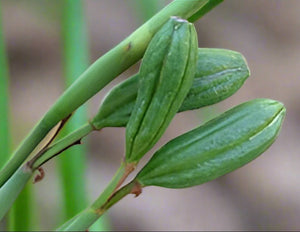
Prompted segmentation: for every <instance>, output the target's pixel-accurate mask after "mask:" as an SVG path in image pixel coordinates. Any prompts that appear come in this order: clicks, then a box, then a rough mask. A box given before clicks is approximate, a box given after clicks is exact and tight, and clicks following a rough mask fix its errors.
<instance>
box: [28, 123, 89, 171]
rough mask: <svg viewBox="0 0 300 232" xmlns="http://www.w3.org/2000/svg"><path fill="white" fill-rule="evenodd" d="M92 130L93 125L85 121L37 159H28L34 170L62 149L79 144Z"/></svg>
mask: <svg viewBox="0 0 300 232" xmlns="http://www.w3.org/2000/svg"><path fill="white" fill-rule="evenodd" d="M93 130H94V128H93V126H92V125H90V124H89V123H86V124H84V125H83V126H81V127H80V128H79V129H77V130H76V131H74V132H72V133H71V134H69V135H67V136H66V137H64V138H62V139H60V140H59V141H57V142H55V143H54V144H53V145H51V146H50V147H49V148H48V149H47V150H46V151H45V152H44V153H43V154H42V155H41V156H40V157H38V158H37V159H35V158H33V159H32V160H31V161H30V162H32V163H33V164H32V168H33V169H34V170H35V169H37V168H38V167H40V166H41V165H43V164H44V163H45V162H47V161H48V160H50V159H51V158H53V157H55V156H56V155H58V154H60V153H61V152H62V151H64V150H66V149H67V148H69V147H71V146H72V145H75V144H80V141H81V139H82V138H83V137H85V136H86V135H88V134H89V133H91V132H92V131H93Z"/></svg>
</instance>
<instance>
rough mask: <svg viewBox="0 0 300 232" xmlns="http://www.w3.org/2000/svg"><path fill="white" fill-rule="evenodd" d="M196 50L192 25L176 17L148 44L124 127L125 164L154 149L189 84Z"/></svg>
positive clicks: (135, 160)
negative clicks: (135, 95)
mask: <svg viewBox="0 0 300 232" xmlns="http://www.w3.org/2000/svg"><path fill="white" fill-rule="evenodd" d="M197 48H198V46H197V33H196V31H195V28H194V25H193V24H191V23H189V22H188V21H186V20H183V19H179V18H176V17H171V19H170V20H169V21H168V22H167V23H166V24H165V25H164V26H163V27H162V28H161V29H160V30H159V31H158V32H157V33H156V34H155V36H154V37H153V39H152V40H151V42H150V43H149V46H148V48H147V50H146V52H145V55H144V58H143V60H142V64H141V67H140V72H139V88H138V94H137V100H136V103H135V107H134V109H133V111H132V114H131V116H130V119H129V121H128V123H127V126H126V162H127V163H133V162H138V161H139V159H140V158H141V157H142V156H143V155H144V154H145V153H146V152H147V151H149V150H150V149H151V148H152V147H153V146H154V144H155V143H156V142H157V140H158V139H159V138H160V137H161V135H162V134H163V133H164V131H165V129H166V128H167V126H168V125H169V123H170V122H171V120H172V118H173V117H174V115H175V114H176V112H177V111H178V109H179V107H180V106H181V104H182V102H183V100H184V98H185V97H186V95H187V93H188V91H189V89H190V88H191V86H192V83H193V79H194V76H195V71H196V65H197Z"/></svg>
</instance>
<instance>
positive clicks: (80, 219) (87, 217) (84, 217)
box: [57, 162, 126, 231]
mask: <svg viewBox="0 0 300 232" xmlns="http://www.w3.org/2000/svg"><path fill="white" fill-rule="evenodd" d="M124 175H125V176H126V164H125V163H124V162H123V163H122V164H121V166H120V168H119V169H118V170H117V172H116V174H115V175H114V177H113V178H112V180H111V181H110V183H109V184H108V186H107V187H106V188H105V190H104V191H103V192H102V193H101V195H100V196H99V197H98V199H97V200H96V201H95V202H94V203H93V204H92V206H90V207H89V208H87V209H85V210H84V211H82V212H81V213H79V214H78V215H76V216H75V217H73V218H72V219H71V220H69V221H68V222H66V223H65V224H63V225H62V226H61V227H59V228H58V229H57V230H66V231H68V230H85V229H87V228H89V227H90V226H91V225H92V224H93V223H94V222H95V221H97V219H98V218H99V217H100V215H99V212H98V211H99V209H100V208H101V207H102V206H103V205H104V204H105V202H107V200H108V199H109V198H110V196H112V195H113V193H114V191H115V190H116V188H117V187H118V185H119V184H120V181H121V180H122V179H123V178H124ZM101 215H102V214H101Z"/></svg>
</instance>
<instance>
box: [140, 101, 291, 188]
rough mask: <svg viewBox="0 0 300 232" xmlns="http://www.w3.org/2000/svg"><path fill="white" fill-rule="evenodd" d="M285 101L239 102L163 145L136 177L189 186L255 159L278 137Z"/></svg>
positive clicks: (153, 182) (169, 185) (145, 181)
mask: <svg viewBox="0 0 300 232" xmlns="http://www.w3.org/2000/svg"><path fill="white" fill-rule="evenodd" d="M284 115H285V108H284V106H283V105H282V104H281V103H280V102H277V101H274V100H270V99H255V100H251V101H248V102H245V103H243V104H240V105H238V106H236V107H234V108H232V109H230V110H229V111H227V112H225V113H223V114H221V115H220V116H218V117H216V118H215V119H213V120H211V121H209V122H207V123H206V124H204V125H202V126H200V127H198V128H196V129H194V130H192V131H190V132H188V133H186V134H183V135H181V136H179V137H177V138H175V139H174V140H172V141H170V142H169V143H167V144H166V145H164V146H163V147H162V148H161V149H160V150H158V151H157V152H156V153H155V154H154V155H153V157H152V158H151V159H150V161H149V162H148V163H147V164H146V165H145V167H144V168H143V169H142V170H141V171H140V172H139V173H138V175H137V177H136V180H137V181H138V182H139V183H140V184H141V185H142V186H149V185H156V186H162V187H167V188H185V187H190V186H194V185H199V184H202V183H205V182H207V181H210V180H213V179H216V178H218V177H220V176H222V175H224V174H226V173H229V172H231V171H233V170H235V169H237V168H239V167H241V166H243V165H245V164H247V163H248V162H250V161H251V160H253V159H255V158H256V157H257V156H259V155H260V154H261V153H262V152H264V151H265V150H266V149H267V148H268V147H269V146H270V145H271V144H272V143H273V142H274V140H275V139H276V137H277V135H278V133H279V130H280V127H281V124H282V121H283V118H284Z"/></svg>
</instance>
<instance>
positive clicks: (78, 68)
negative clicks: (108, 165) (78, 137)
mask: <svg viewBox="0 0 300 232" xmlns="http://www.w3.org/2000/svg"><path fill="white" fill-rule="evenodd" d="M62 35H63V48H64V49H63V57H64V59H63V60H64V78H65V83H66V86H67V87H68V86H70V85H71V84H72V83H73V82H74V81H76V79H77V77H79V76H80V74H82V72H83V71H84V70H85V69H86V68H87V67H88V63H89V61H88V60H89V59H88V53H89V52H88V43H87V36H86V35H87V31H86V26H85V19H84V14H83V7H82V1H81V0H63V1H62ZM86 121H87V107H85V106H81V107H80V108H79V109H78V110H77V111H76V112H75V114H74V115H73V116H72V117H71V119H70V121H69V122H68V123H67V124H66V125H65V127H64V128H63V130H62V132H61V134H62V135H65V134H68V132H70V131H73V130H74V129H76V128H77V127H78V126H80V125H82V124H83V123H84V122H86ZM86 150H87V147H86V146H85V145H83V146H76V147H74V148H72V149H68V150H66V151H64V152H63V155H62V156H60V157H59V159H58V161H59V173H60V183H61V189H62V202H61V206H62V207H61V212H62V215H60V219H61V220H62V221H66V220H68V219H69V218H71V217H73V216H74V215H76V214H77V213H78V212H80V211H81V210H82V209H84V208H85V207H86V206H87V204H88V197H87V192H86V187H85V183H86V181H85V169H86V160H85V154H86Z"/></svg>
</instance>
